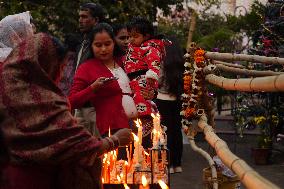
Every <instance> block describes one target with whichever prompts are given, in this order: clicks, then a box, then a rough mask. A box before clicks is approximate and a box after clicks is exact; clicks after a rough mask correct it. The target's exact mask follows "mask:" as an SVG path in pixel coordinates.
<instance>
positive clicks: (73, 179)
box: [0, 34, 132, 189]
mask: <svg viewBox="0 0 284 189" xmlns="http://www.w3.org/2000/svg"><path fill="white" fill-rule="evenodd" d="M65 60H66V57H65V52H64V49H63V48H62V47H61V46H60V43H59V42H58V41H57V40H55V39H54V38H52V37H51V36H49V35H47V34H36V35H35V36H33V37H31V38H28V39H26V40H24V41H23V42H22V43H21V44H20V45H19V46H17V47H16V48H15V49H14V50H13V51H12V52H11V54H10V56H9V57H8V58H7V59H6V60H5V62H4V63H3V65H2V66H1V67H0V112H3V113H4V116H5V117H4V120H3V122H2V123H1V128H2V130H3V132H4V135H5V137H6V139H7V140H8V145H9V150H10V154H11V161H10V163H9V164H8V165H7V166H6V168H5V169H4V177H5V179H6V186H0V188H9V189H51V188H52V189H56V188H60V189H65V188H68V189H70V188H76V189H81V188H95V187H96V186H97V185H96V181H95V180H93V179H94V177H93V176H91V175H92V172H91V170H93V169H89V167H90V166H92V165H93V162H94V160H95V159H96V158H97V157H98V156H100V155H101V154H102V153H104V152H106V151H109V150H112V149H114V148H117V147H118V145H119V144H120V145H122V146H123V145H127V144H128V143H129V142H130V141H131V139H132V137H131V131H130V130H129V129H122V130H120V131H118V132H117V133H116V134H114V135H113V136H112V137H110V138H105V139H97V138H96V137H94V136H92V135H91V134H90V133H89V132H88V131H87V130H86V129H85V128H84V127H82V126H79V125H77V123H76V120H75V119H74V118H73V116H72V115H71V112H70V105H69V102H68V100H67V99H66V97H65V96H64V94H63V93H62V91H61V90H60V89H59V88H58V87H57V82H58V81H59V78H60V70H61V69H62V67H63V66H64V62H65ZM89 170H90V171H89ZM96 179H100V178H96Z"/></svg>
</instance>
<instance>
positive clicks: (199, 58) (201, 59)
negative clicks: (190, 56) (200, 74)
mask: <svg viewBox="0 0 284 189" xmlns="http://www.w3.org/2000/svg"><path fill="white" fill-rule="evenodd" d="M204 60H205V59H204V57H202V56H198V57H194V61H195V62H196V63H201V62H204Z"/></svg>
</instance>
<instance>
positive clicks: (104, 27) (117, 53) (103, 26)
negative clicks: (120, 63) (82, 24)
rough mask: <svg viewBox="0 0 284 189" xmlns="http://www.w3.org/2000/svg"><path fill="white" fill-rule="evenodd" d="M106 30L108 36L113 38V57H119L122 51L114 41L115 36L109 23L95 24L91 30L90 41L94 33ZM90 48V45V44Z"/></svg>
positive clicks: (92, 39)
mask: <svg viewBox="0 0 284 189" xmlns="http://www.w3.org/2000/svg"><path fill="white" fill-rule="evenodd" d="M103 31H105V32H107V33H108V34H109V36H110V38H111V39H112V40H113V42H114V50H113V56H114V57H120V56H122V55H123V51H122V50H121V49H120V47H119V46H118V45H117V43H116V41H115V36H114V33H113V28H112V27H111V25H109V24H107V23H99V24H97V25H96V26H95V27H94V28H93V30H92V32H91V33H92V37H91V41H94V38H95V35H96V34H97V33H101V32H103ZM91 48H92V45H91ZM91 52H92V53H93V51H92V50H91ZM92 56H93V57H95V55H94V54H92Z"/></svg>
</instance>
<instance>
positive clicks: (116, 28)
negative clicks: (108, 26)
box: [112, 23, 127, 36]
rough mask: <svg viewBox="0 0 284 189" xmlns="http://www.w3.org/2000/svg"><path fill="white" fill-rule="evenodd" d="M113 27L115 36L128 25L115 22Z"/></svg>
mask: <svg viewBox="0 0 284 189" xmlns="http://www.w3.org/2000/svg"><path fill="white" fill-rule="evenodd" d="M112 28H113V34H114V36H116V35H117V34H118V32H119V31H120V30H122V29H127V26H126V25H125V24H121V23H114V24H112Z"/></svg>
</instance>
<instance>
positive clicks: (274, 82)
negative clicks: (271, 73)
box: [273, 75, 280, 91]
mask: <svg viewBox="0 0 284 189" xmlns="http://www.w3.org/2000/svg"><path fill="white" fill-rule="evenodd" d="M279 76H280V75H277V76H276V77H275V79H274V81H273V84H274V88H275V89H276V90H277V91H280V89H278V88H277V86H276V81H277V79H278V77H279Z"/></svg>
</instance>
